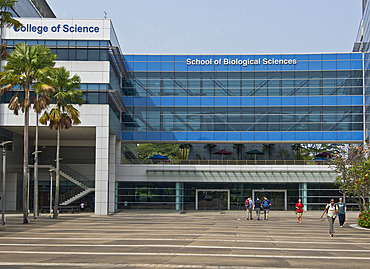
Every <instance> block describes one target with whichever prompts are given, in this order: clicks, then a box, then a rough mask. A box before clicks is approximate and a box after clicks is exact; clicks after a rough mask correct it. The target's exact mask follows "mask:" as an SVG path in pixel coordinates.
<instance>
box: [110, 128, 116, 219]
mask: <svg viewBox="0 0 370 269" xmlns="http://www.w3.org/2000/svg"><path fill="white" fill-rule="evenodd" d="M116 142H117V139H116V136H115V135H109V196H108V201H109V213H113V212H114V211H115V206H114V204H115V200H116V199H115V196H116V190H115V189H116V184H115V182H116Z"/></svg>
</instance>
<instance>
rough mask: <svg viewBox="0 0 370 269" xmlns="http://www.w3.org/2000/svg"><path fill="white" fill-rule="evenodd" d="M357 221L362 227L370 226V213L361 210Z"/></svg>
mask: <svg viewBox="0 0 370 269" xmlns="http://www.w3.org/2000/svg"><path fill="white" fill-rule="evenodd" d="M357 223H358V225H360V226H361V227H365V228H370V213H369V214H366V213H365V212H361V213H360V215H359V216H358V219H357Z"/></svg>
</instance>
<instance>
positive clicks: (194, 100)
mask: <svg viewBox="0 0 370 269" xmlns="http://www.w3.org/2000/svg"><path fill="white" fill-rule="evenodd" d="M188 105H189V106H200V97H193V96H191V97H190V96H189V97H188Z"/></svg>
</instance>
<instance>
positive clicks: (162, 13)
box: [47, 0, 362, 54]
mask: <svg viewBox="0 0 370 269" xmlns="http://www.w3.org/2000/svg"><path fill="white" fill-rule="evenodd" d="M47 2H48V3H49V5H50V6H51V8H52V9H53V11H54V13H55V14H56V15H57V17H59V18H103V17H104V11H105V12H107V14H108V15H107V17H108V18H110V19H112V22H113V25H114V28H115V30H116V33H117V36H118V39H119V40H120V43H121V48H122V51H123V52H124V53H128V54H129V53H186V54H197V53H199V54H202V53H204V54H208V53H209V54H212V53H215V54H227V53H230V54H231V53H245V54H253V53H302V52H349V51H352V48H353V43H354V41H355V38H356V35H357V30H358V27H359V24H360V19H361V10H362V7H361V4H362V0H105V1H102V0H99V1H98V0H62V1H61V0H47Z"/></svg>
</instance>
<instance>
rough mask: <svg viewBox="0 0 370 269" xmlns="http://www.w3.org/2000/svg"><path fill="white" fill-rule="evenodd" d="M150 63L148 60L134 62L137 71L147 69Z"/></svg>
mask: <svg viewBox="0 0 370 269" xmlns="http://www.w3.org/2000/svg"><path fill="white" fill-rule="evenodd" d="M147 68H148V63H147V62H134V70H135V71H147Z"/></svg>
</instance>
